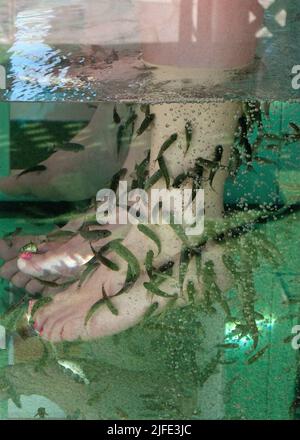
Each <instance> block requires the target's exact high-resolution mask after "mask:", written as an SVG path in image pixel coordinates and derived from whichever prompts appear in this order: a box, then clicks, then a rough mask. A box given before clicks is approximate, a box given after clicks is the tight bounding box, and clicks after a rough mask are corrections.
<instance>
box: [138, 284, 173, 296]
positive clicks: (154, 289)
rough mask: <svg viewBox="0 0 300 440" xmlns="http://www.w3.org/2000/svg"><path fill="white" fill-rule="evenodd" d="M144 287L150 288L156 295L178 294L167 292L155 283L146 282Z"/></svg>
mask: <svg viewBox="0 0 300 440" xmlns="http://www.w3.org/2000/svg"><path fill="white" fill-rule="evenodd" d="M144 287H145V289H146V290H148V291H149V292H151V293H154V295H157V296H161V297H163V298H177V297H178V295H177V294H176V293H175V294H174V293H173V294H170V293H167V292H163V291H162V290H161V289H160V288H159V287H157V286H156V285H155V284H154V283H151V282H150V283H144Z"/></svg>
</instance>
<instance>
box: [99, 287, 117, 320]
mask: <svg viewBox="0 0 300 440" xmlns="http://www.w3.org/2000/svg"><path fill="white" fill-rule="evenodd" d="M102 295H103V299H104V300H105V304H106V305H107V307H108V309H109V310H110V311H111V313H112V314H113V315H115V316H118V315H119V310H118V309H117V308H116V306H115V305H114V304H113V302H112V301H111V299H110V298H109V296H108V295H107V293H106V291H105V288H104V286H102Z"/></svg>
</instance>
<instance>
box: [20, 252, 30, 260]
mask: <svg viewBox="0 0 300 440" xmlns="http://www.w3.org/2000/svg"><path fill="white" fill-rule="evenodd" d="M32 256H33V253H32V252H22V254H21V255H20V258H22V259H23V260H31V258H32Z"/></svg>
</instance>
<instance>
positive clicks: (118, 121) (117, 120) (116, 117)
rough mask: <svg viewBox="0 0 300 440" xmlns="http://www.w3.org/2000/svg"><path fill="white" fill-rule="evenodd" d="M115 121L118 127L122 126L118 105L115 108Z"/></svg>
mask: <svg viewBox="0 0 300 440" xmlns="http://www.w3.org/2000/svg"><path fill="white" fill-rule="evenodd" d="M113 120H114V123H115V124H117V125H118V124H120V122H121V118H120V116H119V113H118V111H117V106H116V105H115V106H114V112H113Z"/></svg>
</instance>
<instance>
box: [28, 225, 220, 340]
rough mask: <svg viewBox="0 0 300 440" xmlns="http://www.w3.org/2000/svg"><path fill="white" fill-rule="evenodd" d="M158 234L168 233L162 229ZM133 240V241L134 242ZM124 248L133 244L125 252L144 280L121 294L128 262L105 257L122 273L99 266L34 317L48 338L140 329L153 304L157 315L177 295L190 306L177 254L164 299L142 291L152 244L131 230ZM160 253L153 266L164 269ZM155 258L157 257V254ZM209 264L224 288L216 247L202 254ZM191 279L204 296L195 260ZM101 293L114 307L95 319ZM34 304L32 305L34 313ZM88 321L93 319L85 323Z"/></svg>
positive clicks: (101, 311) (179, 301)
mask: <svg viewBox="0 0 300 440" xmlns="http://www.w3.org/2000/svg"><path fill="white" fill-rule="evenodd" d="M158 229H160V230H161V229H164V228H163V227H162V226H160V227H159V228H158ZM162 234H164V235H166V229H165V230H164V231H162ZM128 237H129V238H130V239H129V238H128ZM133 237H135V242H134V243H133ZM169 238H170V237H169ZM167 242H168V243H169V239H167ZM173 242H174V247H173V249H176V248H177V247H176V238H175V237H173ZM123 243H124V244H125V243H131V246H130V248H129V246H126V247H127V249H130V251H131V252H132V253H133V254H134V255H135V256H136V257H137V259H138V261H139V262H140V268H141V275H140V276H139V278H138V280H137V281H136V283H135V284H133V285H132V286H131V288H130V289H129V290H128V292H127V291H126V292H124V293H121V294H118V293H119V292H120V290H121V289H122V287H123V286H124V283H125V280H126V274H127V269H128V267H127V263H126V262H125V260H122V259H121V258H120V257H118V256H116V254H113V253H112V254H110V255H108V256H107V258H109V259H110V260H111V261H113V262H114V263H115V264H117V265H118V266H119V271H112V270H111V269H109V268H107V267H106V266H103V265H101V266H100V267H99V268H98V269H96V270H95V272H94V273H93V274H92V275H91V276H90V278H88V279H87V280H86V282H85V283H83V284H82V285H81V286H80V287H79V286H78V284H74V285H72V286H70V287H69V288H68V289H67V290H66V291H65V292H62V293H59V294H57V295H56V296H55V298H54V299H53V301H52V302H51V303H50V304H48V305H47V306H45V307H43V308H41V309H39V310H38V311H37V312H36V314H35V316H34V317H33V319H34V321H35V328H36V330H37V331H38V332H39V333H40V335H41V336H42V337H43V338H44V339H46V340H49V341H52V342H60V341H63V340H67V341H72V340H76V339H78V338H80V339H86V340H87V339H93V338H98V337H102V336H108V335H112V334H115V333H118V332H121V331H123V330H125V329H127V328H129V327H132V326H134V325H136V324H137V323H138V322H139V321H140V320H141V319H143V316H144V315H145V313H146V312H147V310H149V307H150V306H151V305H152V304H153V303H155V306H156V312H158V311H160V310H162V309H163V308H164V307H165V305H166V304H167V303H168V302H169V301H170V299H172V296H173V295H177V296H178V299H177V301H176V303H177V304H178V305H181V304H185V303H186V302H187V298H186V285H184V289H183V291H182V290H181V288H180V285H179V281H178V280H179V266H180V257H179V254H178V253H177V254H176V255H172V257H171V259H172V261H173V262H174V266H173V274H172V276H171V277H168V278H167V279H166V280H164V281H163V283H161V284H160V286H159V288H160V289H161V290H162V291H163V292H166V293H167V294H168V295H169V296H168V297H164V296H160V295H156V294H153V293H149V292H148V291H147V289H146V288H145V286H144V283H145V282H149V277H148V275H147V274H146V273H145V270H144V265H143V262H144V261H145V255H146V253H147V251H148V250H149V249H151V245H152V242H150V240H148V239H144V238H141V236H138V235H137V230H136V229H135V228H133V229H132V231H131V233H129V234H128V236H127V237H126V239H125V240H124V241H123ZM154 248H155V245H154ZM154 248H152V249H151V250H153V249H154ZM161 254H162V257H156V258H155V260H154V265H155V267H160V266H161V264H163V263H165V262H166V261H170V256H169V257H167V254H166V253H165V252H164V251H163V250H162V252H161ZM155 255H157V249H156V253H155ZM210 259H211V260H212V261H213V262H214V264H215V269H216V276H217V281H218V283H220V285H222V286H224V285H225V283H226V280H224V274H225V273H226V269H225V268H224V265H223V264H222V252H220V249H217V246H216V245H214V246H207V247H206V250H205V251H204V252H203V262H205V261H207V260H210ZM188 280H191V281H193V282H194V285H195V286H196V291H197V296H199V297H201V294H202V293H201V292H202V284H201V283H202V281H201V280H200V283H199V280H198V278H197V275H196V268H195V263H194V262H193V261H191V263H190V265H189V270H188V273H187V275H186V277H185V283H186V282H187V281H188ZM221 283H222V284H221ZM103 287H104V289H103ZM182 292H185V293H182ZM103 294H106V295H107V296H108V297H109V298H110V300H109V301H110V302H111V303H112V305H113V308H112V307H108V306H107V304H105V302H103V303H101V304H100V306H99V307H96V308H94V311H93V313H92V314H91V308H92V307H93V306H94V305H95V304H96V303H98V302H99V300H101V299H103ZM33 304H34V303H32V304H31V307H30V308H31V309H32V306H33ZM98 304H99V303H98ZM88 316H89V319H87V317H88Z"/></svg>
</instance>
